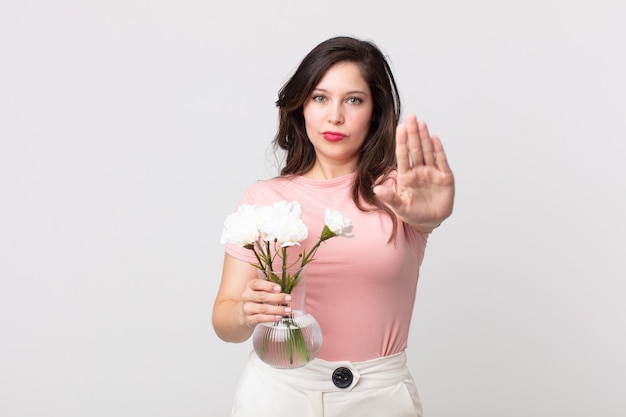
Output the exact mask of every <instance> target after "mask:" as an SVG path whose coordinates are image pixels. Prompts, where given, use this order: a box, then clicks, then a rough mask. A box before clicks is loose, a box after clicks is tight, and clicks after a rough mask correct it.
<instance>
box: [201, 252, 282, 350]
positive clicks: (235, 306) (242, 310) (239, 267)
mask: <svg viewBox="0 0 626 417" xmlns="http://www.w3.org/2000/svg"><path fill="white" fill-rule="evenodd" d="M289 300H290V297H289V295H287V294H283V293H281V292H280V286H277V285H276V284H273V283H271V282H269V281H266V280H263V279H258V273H257V269H256V268H254V267H253V266H251V265H250V264H248V263H247V262H244V261H240V260H238V259H235V258H233V257H232V256H230V255H228V254H225V255H224V267H223V270H222V282H221V284H220V288H219V290H218V292H217V296H216V297H215V303H214V305H213V318H212V320H213V328H214V329H215V333H216V334H217V335H218V336H219V338H220V339H222V340H224V341H226V342H243V341H245V340H247V339H248V338H249V337H250V336H251V335H252V331H253V330H254V326H256V325H257V324H258V323H261V322H268V321H274V320H276V317H277V316H279V317H282V316H283V315H285V314H286V313H288V312H289V311H290V310H289V308H288V307H284V306H280V305H279V304H287V303H288V302H289Z"/></svg>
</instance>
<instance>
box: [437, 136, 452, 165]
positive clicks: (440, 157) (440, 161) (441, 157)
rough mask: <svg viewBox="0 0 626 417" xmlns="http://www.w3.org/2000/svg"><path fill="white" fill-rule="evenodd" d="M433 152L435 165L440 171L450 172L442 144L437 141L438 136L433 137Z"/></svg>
mask: <svg viewBox="0 0 626 417" xmlns="http://www.w3.org/2000/svg"><path fill="white" fill-rule="evenodd" d="M432 139H433V150H434V152H435V154H434V155H435V164H436V165H437V168H439V170H440V171H443V172H452V170H451V169H450V165H448V157H447V156H446V152H445V151H444V149H443V144H442V143H441V140H440V139H439V136H433V137H432Z"/></svg>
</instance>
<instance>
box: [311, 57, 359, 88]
mask: <svg viewBox="0 0 626 417" xmlns="http://www.w3.org/2000/svg"><path fill="white" fill-rule="evenodd" d="M315 88H316V89H323V90H330V89H340V90H341V89H348V90H353V89H356V90H363V91H364V92H369V85H368V83H367V81H366V80H365V77H364V76H363V73H362V72H361V68H360V67H359V65H357V64H355V63H354V62H348V61H346V62H339V63H337V64H334V65H332V66H331V67H329V68H328V69H327V70H326V72H325V73H324V75H323V76H322V78H321V79H320V81H319V82H318V83H317V85H316V86H315Z"/></svg>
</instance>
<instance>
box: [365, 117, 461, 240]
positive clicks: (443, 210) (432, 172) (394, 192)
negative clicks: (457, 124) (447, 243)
mask: <svg viewBox="0 0 626 417" xmlns="http://www.w3.org/2000/svg"><path fill="white" fill-rule="evenodd" d="M396 160H397V163H398V177H397V184H396V187H395V189H394V188H392V186H391V185H378V186H376V187H374V192H375V193H376V195H377V196H378V197H379V198H380V199H381V200H382V201H383V202H385V203H386V204H388V205H389V206H390V207H391V208H392V209H393V210H394V212H395V213H396V214H397V215H398V217H400V218H401V219H402V220H403V221H404V222H406V223H409V224H411V225H412V226H414V227H415V228H416V229H418V230H421V231H424V232H429V231H431V230H433V229H434V228H435V227H437V226H438V225H439V224H440V223H441V222H442V221H443V220H445V219H446V218H447V217H448V216H450V214H452V207H453V203H454V175H453V174H452V170H451V169H450V167H449V165H448V160H447V159H446V154H445V152H444V150H443V145H442V144H441V141H440V140H439V138H438V137H437V136H430V134H429V133H428V127H427V126H426V123H425V122H423V121H419V122H418V120H417V118H416V117H415V115H414V114H408V115H407V116H406V119H405V123H404V124H401V125H399V126H398V129H397V131H396Z"/></svg>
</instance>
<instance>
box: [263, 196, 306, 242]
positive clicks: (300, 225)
mask: <svg viewBox="0 0 626 417" xmlns="http://www.w3.org/2000/svg"><path fill="white" fill-rule="evenodd" d="M301 215H302V208H301V207H300V203H298V202H297V201H292V202H287V201H284V200H283V201H279V202H278V203H275V204H274V205H272V206H271V207H270V206H266V207H264V208H263V214H262V215H261V216H260V217H259V223H258V226H259V231H260V233H261V238H262V239H263V240H264V241H266V242H274V241H276V242H277V243H278V244H279V245H280V246H282V247H287V246H293V245H299V244H300V242H301V241H303V240H304V239H306V238H307V236H308V229H307V227H306V225H305V224H304V222H303V221H302V219H301Z"/></svg>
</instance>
